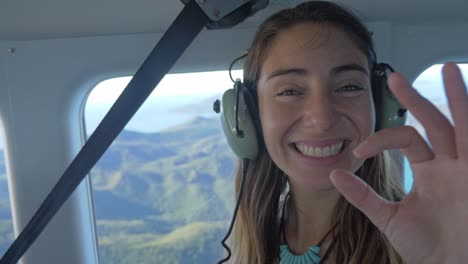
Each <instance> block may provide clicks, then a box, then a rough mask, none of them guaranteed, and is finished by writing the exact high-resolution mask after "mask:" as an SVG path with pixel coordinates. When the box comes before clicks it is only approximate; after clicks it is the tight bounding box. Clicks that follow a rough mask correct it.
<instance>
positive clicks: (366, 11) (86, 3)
mask: <svg viewBox="0 0 468 264" xmlns="http://www.w3.org/2000/svg"><path fill="white" fill-rule="evenodd" d="M212 1H214V0H212ZM300 2H302V1H300V0H270V6H269V7H268V8H267V9H266V10H264V11H262V12H260V13H258V14H257V15H256V16H255V17H253V18H249V19H248V20H247V21H245V22H244V23H242V24H240V25H238V27H239V28H246V27H256V25H258V23H259V22H260V21H262V20H263V19H264V18H265V17H267V16H268V15H270V14H271V13H273V12H275V11H276V10H278V9H281V8H284V7H287V6H293V5H296V4H298V3H300ZM335 2H338V3H342V4H345V5H346V6H348V7H350V8H351V9H352V10H354V11H355V12H356V13H357V14H359V15H360V16H361V17H362V18H364V20H365V21H372V22H374V21H392V22H400V21H401V22H416V23H430V22H434V21H437V22H440V21H445V22H451V21H461V20H466V18H467V16H468V15H467V10H468V1H464V0H445V1H441V0H377V1H375V0H335ZM182 7H183V4H182V3H181V1H180V0H134V1H129V0H80V1H64V0H41V1H33V0H4V1H1V4H0V41H17V40H31V39H49V38H67V37H84V36H99V35H110V34H134V33H161V32H164V31H165V30H166V29H167V28H168V26H169V25H170V23H171V22H172V21H173V20H174V18H175V17H176V15H177V14H178V13H179V12H180V10H181V9H182Z"/></svg>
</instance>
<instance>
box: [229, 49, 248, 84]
mask: <svg viewBox="0 0 468 264" xmlns="http://www.w3.org/2000/svg"><path fill="white" fill-rule="evenodd" d="M247 55H248V53H247V52H246V53H245V54H244V55H242V56H240V57H238V58H236V59H235V60H233V61H232V62H231V65H229V77H230V78H231V81H232V82H233V83H235V82H236V81H234V78H232V74H231V71H232V66H234V64H235V63H236V62H238V61H240V60H242V59H243V58H245V57H247Z"/></svg>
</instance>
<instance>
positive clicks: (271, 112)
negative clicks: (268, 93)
mask: <svg viewBox="0 0 468 264" xmlns="http://www.w3.org/2000/svg"><path fill="white" fill-rule="evenodd" d="M259 115H260V121H261V126H262V131H263V137H264V140H265V144H266V147H267V149H268V151H269V152H274V151H273V148H274V146H275V145H276V146H277V145H278V144H280V142H281V139H282V138H283V136H284V134H285V133H286V131H287V129H288V126H289V122H291V121H290V120H291V118H290V116H289V114H288V113H287V112H286V111H284V109H281V107H278V106H275V105H273V103H272V102H266V101H262V100H259Z"/></svg>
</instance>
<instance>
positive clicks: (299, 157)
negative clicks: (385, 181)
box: [257, 23, 375, 189]
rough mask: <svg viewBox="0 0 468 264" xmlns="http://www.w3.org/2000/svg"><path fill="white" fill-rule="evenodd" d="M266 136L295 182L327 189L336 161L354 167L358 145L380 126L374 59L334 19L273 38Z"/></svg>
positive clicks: (265, 71) (264, 84)
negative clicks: (373, 89)
mask: <svg viewBox="0 0 468 264" xmlns="http://www.w3.org/2000/svg"><path fill="white" fill-rule="evenodd" d="M257 89H258V103H259V114H260V118H261V124H262V129H263V135H264V139H265V144H266V147H267V150H268V153H269V154H270V156H271V158H272V159H273V161H274V162H275V163H276V164H277V165H278V167H280V168H281V169H282V170H283V171H284V172H285V173H286V174H287V175H288V177H289V181H290V183H291V184H292V185H293V186H294V185H296V186H297V185H300V186H309V187H312V188H315V189H329V188H332V184H331V182H330V180H329V174H330V172H331V171H332V170H333V169H335V168H342V169H347V170H349V171H351V172H356V171H357V170H358V169H359V167H360V166H361V165H362V163H363V161H362V160H357V159H356V158H354V156H353V154H352V150H353V149H354V148H355V147H356V146H357V145H358V143H360V142H361V141H363V140H364V139H365V138H367V137H368V136H369V135H370V134H371V133H372V132H373V130H374V125H375V113H374V106H373V101H372V93H371V85H370V77H369V69H368V60H367V58H366V56H365V55H364V53H363V52H362V51H361V50H359V49H358V48H357V45H356V44H355V42H354V41H353V40H352V38H351V37H349V35H348V34H346V33H345V32H344V31H342V30H340V29H339V28H337V27H335V26H333V25H326V24H320V25H318V24H313V23H300V24H297V25H295V26H293V27H292V28H289V29H288V30H286V31H284V32H281V33H280V34H279V35H277V36H276V38H275V39H274V40H273V42H272V43H271V46H270V49H269V50H268V55H267V56H266V59H265V61H264V63H263V65H262V67H261V74H260V78H259V80H258V87H257Z"/></svg>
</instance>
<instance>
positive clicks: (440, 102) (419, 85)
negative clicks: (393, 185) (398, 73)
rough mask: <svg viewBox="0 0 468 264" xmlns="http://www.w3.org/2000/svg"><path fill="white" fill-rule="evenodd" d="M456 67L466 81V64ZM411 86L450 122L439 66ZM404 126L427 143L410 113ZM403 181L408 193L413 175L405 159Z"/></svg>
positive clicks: (440, 66) (426, 72)
mask: <svg viewBox="0 0 468 264" xmlns="http://www.w3.org/2000/svg"><path fill="white" fill-rule="evenodd" d="M458 66H459V67H460V68H461V71H462V74H463V78H464V79H465V80H468V64H462V63H459V64H458ZM413 86H414V87H415V88H416V90H417V91H418V92H419V93H420V94H422V95H423V96H424V97H426V98H427V99H429V100H430V101H431V102H432V103H433V104H435V105H436V106H437V107H438V108H439V109H440V111H442V113H444V114H445V115H446V116H447V117H448V118H449V120H450V121H451V122H452V115H451V114H450V110H449V107H448V102H447V98H446V97H445V90H444V85H443V81H442V65H441V64H435V65H432V66H431V67H429V68H427V69H426V70H425V71H424V72H423V73H421V74H420V75H419V76H418V77H417V78H416V80H415V81H414V82H413ZM406 124H408V125H412V126H414V127H415V128H416V130H418V131H419V133H420V134H421V135H423V137H424V138H425V139H426V141H427V136H426V133H425V132H424V128H423V127H422V125H421V123H420V122H419V121H418V120H416V118H415V117H414V116H413V115H411V113H409V114H408V119H407V121H406ZM404 179H405V181H404V183H405V190H406V191H409V190H410V189H411V186H412V185H413V175H412V173H411V169H410V166H409V162H408V160H407V159H406V158H405V160H404Z"/></svg>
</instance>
